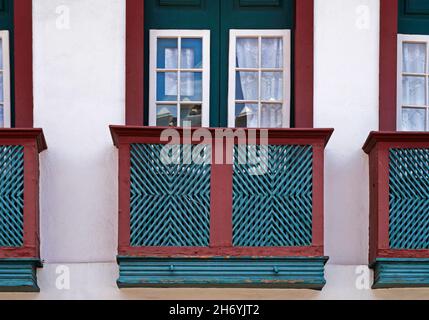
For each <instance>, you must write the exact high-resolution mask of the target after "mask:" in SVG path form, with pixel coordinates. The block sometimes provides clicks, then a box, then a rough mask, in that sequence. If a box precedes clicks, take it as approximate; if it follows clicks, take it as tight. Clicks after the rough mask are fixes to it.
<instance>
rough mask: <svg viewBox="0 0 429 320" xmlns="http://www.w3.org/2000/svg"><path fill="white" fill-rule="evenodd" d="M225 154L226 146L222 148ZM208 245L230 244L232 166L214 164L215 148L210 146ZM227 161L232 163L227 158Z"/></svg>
mask: <svg viewBox="0 0 429 320" xmlns="http://www.w3.org/2000/svg"><path fill="white" fill-rule="evenodd" d="M223 154H224V157H225V155H227V150H226V146H224V148H223ZM212 159H213V161H212V163H213V164H212V167H211V170H212V171H211V192H210V195H211V201H210V246H211V247H230V246H232V243H233V242H232V176H233V166H232V165H223V164H216V161H215V159H216V150H215V148H212ZM227 163H232V159H229V160H228V161H227Z"/></svg>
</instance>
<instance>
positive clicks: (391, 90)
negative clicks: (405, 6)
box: [379, 0, 398, 131]
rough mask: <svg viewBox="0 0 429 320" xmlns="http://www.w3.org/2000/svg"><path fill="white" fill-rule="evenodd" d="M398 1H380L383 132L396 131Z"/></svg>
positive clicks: (380, 99)
mask: <svg viewBox="0 0 429 320" xmlns="http://www.w3.org/2000/svg"><path fill="white" fill-rule="evenodd" d="M397 39H398V0H380V97H379V105H380V106H379V107H380V109H379V117H380V119H379V126H380V130H381V131H394V130H396V113H397V111H396V103H397V101H396V97H397V83H396V82H397V55H398V54H397V46H398V43H397V41H398V40H397Z"/></svg>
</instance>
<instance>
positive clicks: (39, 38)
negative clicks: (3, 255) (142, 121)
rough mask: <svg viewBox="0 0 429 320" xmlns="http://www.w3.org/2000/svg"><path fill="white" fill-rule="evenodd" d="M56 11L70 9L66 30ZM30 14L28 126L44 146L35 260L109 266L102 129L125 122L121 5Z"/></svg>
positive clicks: (113, 215) (108, 184)
mask: <svg viewBox="0 0 429 320" xmlns="http://www.w3.org/2000/svg"><path fill="white" fill-rule="evenodd" d="M61 6H65V7H64V8H68V9H69V10H70V11H69V16H70V20H69V23H70V24H69V28H67V22H65V23H66V24H63V23H64V21H63V20H59V17H61V15H59V14H57V13H56V10H57V9H58V8H60V9H62V8H63V7H61ZM33 7H34V9H33V12H34V13H33V17H34V19H33V21H34V31H33V33H34V42H33V46H34V101H35V106H34V114H35V126H36V127H41V128H43V129H44V132H45V135H46V140H47V141H48V146H49V150H48V151H47V152H45V153H44V154H43V155H42V158H41V235H42V257H43V259H45V260H46V261H47V262H48V263H53V262H61V263H63V262H73V263H76V262H107V261H109V262H113V261H115V254H116V246H117V207H118V206H117V154H116V150H115V148H114V147H113V144H112V140H111V138H110V134H109V128H108V126H109V124H124V123H125V120H124V118H125V109H124V105H125V103H124V100H125V5H124V1H123V0H49V1H46V0H34V1H33ZM61 13H64V12H63V11H62V12H61ZM58 23H59V25H57V24H58ZM58 26H59V27H60V28H59V27H58ZM63 26H65V27H66V29H64V28H62V27H63Z"/></svg>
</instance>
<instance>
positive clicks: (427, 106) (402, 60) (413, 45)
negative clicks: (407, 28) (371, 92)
mask: <svg viewBox="0 0 429 320" xmlns="http://www.w3.org/2000/svg"><path fill="white" fill-rule="evenodd" d="M398 39H399V40H398V103H397V105H398V112H397V114H398V124H397V126H398V129H399V130H401V131H429V95H428V92H429V90H428V84H429V67H428V56H429V45H428V43H429V36H422V35H399V37H398Z"/></svg>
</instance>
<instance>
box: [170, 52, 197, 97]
mask: <svg viewBox="0 0 429 320" xmlns="http://www.w3.org/2000/svg"><path fill="white" fill-rule="evenodd" d="M178 58H179V57H178V50H177V48H167V49H165V68H166V69H177V68H178V65H177V62H178ZM194 61H195V52H194V49H192V48H182V50H181V64H180V68H181V69H191V68H193V67H194ZM177 80H178V79H177V74H176V73H172V72H168V73H166V75H165V95H167V96H176V95H177ZM194 81H195V77H194V74H193V73H189V72H187V73H183V71H182V74H181V79H180V84H181V85H180V94H181V95H182V96H191V97H192V96H194V94H195V86H194Z"/></svg>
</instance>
